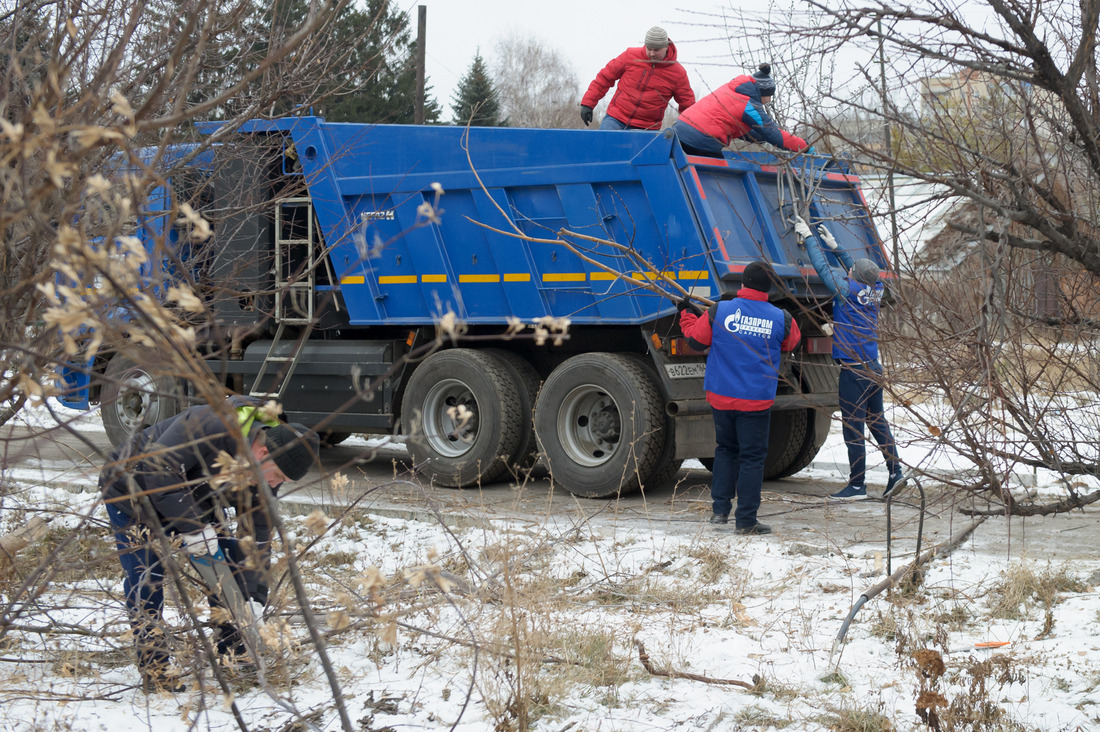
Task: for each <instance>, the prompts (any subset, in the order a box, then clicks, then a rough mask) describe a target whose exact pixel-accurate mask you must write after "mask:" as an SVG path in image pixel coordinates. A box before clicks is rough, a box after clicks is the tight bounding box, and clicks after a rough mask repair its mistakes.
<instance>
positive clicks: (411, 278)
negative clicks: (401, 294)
mask: <svg viewBox="0 0 1100 732" xmlns="http://www.w3.org/2000/svg"><path fill="white" fill-rule="evenodd" d="M378 284H380V285H415V284H416V275H379V277H378Z"/></svg>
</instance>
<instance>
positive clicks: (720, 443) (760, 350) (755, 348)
mask: <svg viewBox="0 0 1100 732" xmlns="http://www.w3.org/2000/svg"><path fill="white" fill-rule="evenodd" d="M774 281H775V271H774V270H773V269H772V266H771V265H770V264H768V263H767V262H765V261H756V262H753V263H752V264H750V265H749V266H747V267H745V272H744V274H743V275H742V278H741V284H742V287H741V289H740V290H738V291H737V295H736V297H734V298H732V299H728V300H727V299H723V300H720V301H719V302H717V303H715V304H714V305H712V306H711V307H710V309H709V310H708V311H707V312H706V313H705V314H703V313H700V312H698V310H697V309H696V308H695V306H694V305H693V304H691V302H690V301H689V300H687V299H685V300H683V301H681V303H680V305H679V306H678V309H679V310H680V329H681V330H682V331H683V332H684V335H685V336H687V338H688V343H689V344H691V345H692V347H693V348H697V349H699V350H702V349H704V348H706V347H708V346H709V347H710V352H709V353H708V354H707V370H706V376H705V377H704V379H703V388H704V389H705V390H706V393H707V402H708V403H709V404H710V406H711V411H712V414H713V416H714V436H715V442H716V445H715V448H714V469H713V471H712V475H711V484H710V494H711V499H712V500H713V508H714V514H713V515H712V516H711V517H710V522H711V523H712V524H725V523H728V522H729V515H730V509H731V508H732V507H733V498H734V497H736V498H737V512H736V514H735V515H734V516H735V523H736V527H737V533H738V534H770V533H771V531H772V530H771V527H770V526H767V525H766V524H762V523H760V522H759V521H757V520H756V512H757V510H758V509H759V508H760V488H761V484H762V483H763V482H764V461H765V459H766V458H767V456H768V428H769V426H770V424H771V407H772V404H773V403H774V402H775V393H776V390H777V388H778V386H779V362H780V358H781V354H782V353H783V352H787V351H793V350H794V348H795V346H797V345H798V342H799V340H801V338H802V334H801V332H800V331H799V329H798V323H796V322H795V320H794V318H793V317H792V316H791V314H790V313H789V312H787V311H786V310H782V309H780V308H777V307H776V306H775V305H772V304H771V303H769V302H768V290H770V289H771V286H772V282H774Z"/></svg>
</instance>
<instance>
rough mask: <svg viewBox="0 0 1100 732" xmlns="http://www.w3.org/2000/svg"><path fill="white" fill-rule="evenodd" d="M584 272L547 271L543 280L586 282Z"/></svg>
mask: <svg viewBox="0 0 1100 732" xmlns="http://www.w3.org/2000/svg"><path fill="white" fill-rule="evenodd" d="M584 279H585V277H584V272H547V273H546V274H544V275H543V276H542V281H543V282H584Z"/></svg>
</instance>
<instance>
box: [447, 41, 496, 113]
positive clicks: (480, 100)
mask: <svg viewBox="0 0 1100 732" xmlns="http://www.w3.org/2000/svg"><path fill="white" fill-rule="evenodd" d="M451 105H452V107H453V109H454V123H455V124H456V125H466V124H470V125H473V126H475V127H504V126H506V125H507V120H502V119H500V96H499V95H498V94H497V90H496V87H494V86H493V81H492V79H490V78H489V71H488V69H487V68H486V66H485V60H484V59H482V58H481V52H480V51H479V52H478V53H477V54H476V55H475V56H474V61H473V63H471V64H470V70H469V71H467V72H466V75H465V76H463V77H462V79H461V80H460V81H459V82H458V88H457V89H455V93H454V96H453V97H452V98H451Z"/></svg>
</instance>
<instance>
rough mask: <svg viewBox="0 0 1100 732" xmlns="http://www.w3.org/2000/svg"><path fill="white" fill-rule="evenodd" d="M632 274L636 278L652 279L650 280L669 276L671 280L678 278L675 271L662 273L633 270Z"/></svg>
mask: <svg viewBox="0 0 1100 732" xmlns="http://www.w3.org/2000/svg"><path fill="white" fill-rule="evenodd" d="M630 276H631V277H633V278H634V279H636V280H650V281H652V280H655V279H657V278H658V277H667V278H668V279H670V280H673V279H676V273H675V272H661V273H660V274H658V273H656V272H631V273H630Z"/></svg>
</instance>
